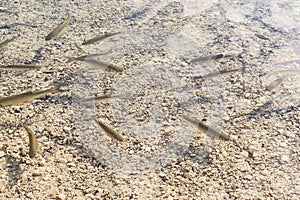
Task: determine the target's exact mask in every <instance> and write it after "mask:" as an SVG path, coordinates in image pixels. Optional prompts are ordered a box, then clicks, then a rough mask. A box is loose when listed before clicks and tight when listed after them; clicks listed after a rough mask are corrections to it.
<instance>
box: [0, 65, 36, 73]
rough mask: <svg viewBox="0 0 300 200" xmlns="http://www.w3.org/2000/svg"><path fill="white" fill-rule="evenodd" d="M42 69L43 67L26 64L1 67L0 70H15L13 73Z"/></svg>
mask: <svg viewBox="0 0 300 200" xmlns="http://www.w3.org/2000/svg"><path fill="white" fill-rule="evenodd" d="M40 68H41V66H38V65H31V64H25V65H0V70H13V71H20V70H34V69H40Z"/></svg>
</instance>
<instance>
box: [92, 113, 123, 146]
mask: <svg viewBox="0 0 300 200" xmlns="http://www.w3.org/2000/svg"><path fill="white" fill-rule="evenodd" d="M93 120H94V121H95V122H96V123H97V124H98V125H99V126H100V127H101V128H102V129H103V130H104V131H105V133H106V134H107V135H108V136H109V137H110V138H111V139H113V140H115V141H119V142H124V141H125V140H124V138H123V137H122V136H121V135H120V134H119V133H118V132H116V131H115V130H113V129H112V128H110V127H109V126H107V125H106V124H104V123H103V122H101V121H99V120H97V119H96V118H94V117H93Z"/></svg>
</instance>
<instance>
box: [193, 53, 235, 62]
mask: <svg viewBox="0 0 300 200" xmlns="http://www.w3.org/2000/svg"><path fill="white" fill-rule="evenodd" d="M233 57H234V56H233V55H224V54H218V55H214V56H203V57H199V58H194V59H192V60H191V62H192V63H199V62H200V63H202V62H206V61H210V60H213V61H215V62H221V61H224V60H226V59H230V58H233Z"/></svg>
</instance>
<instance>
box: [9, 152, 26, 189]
mask: <svg viewBox="0 0 300 200" xmlns="http://www.w3.org/2000/svg"><path fill="white" fill-rule="evenodd" d="M5 160H6V171H7V176H8V183H7V186H8V188H11V187H13V186H14V185H16V184H17V182H18V181H19V180H20V178H21V175H22V174H23V172H24V171H23V170H22V169H21V168H20V164H21V162H20V161H18V160H17V159H16V158H14V157H13V156H11V155H8V156H6V157H5Z"/></svg>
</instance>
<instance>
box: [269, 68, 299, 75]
mask: <svg viewBox="0 0 300 200" xmlns="http://www.w3.org/2000/svg"><path fill="white" fill-rule="evenodd" d="M267 74H268V75H278V74H280V75H284V76H293V75H300V69H287V70H280V71H272V72H268V73H267Z"/></svg>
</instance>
